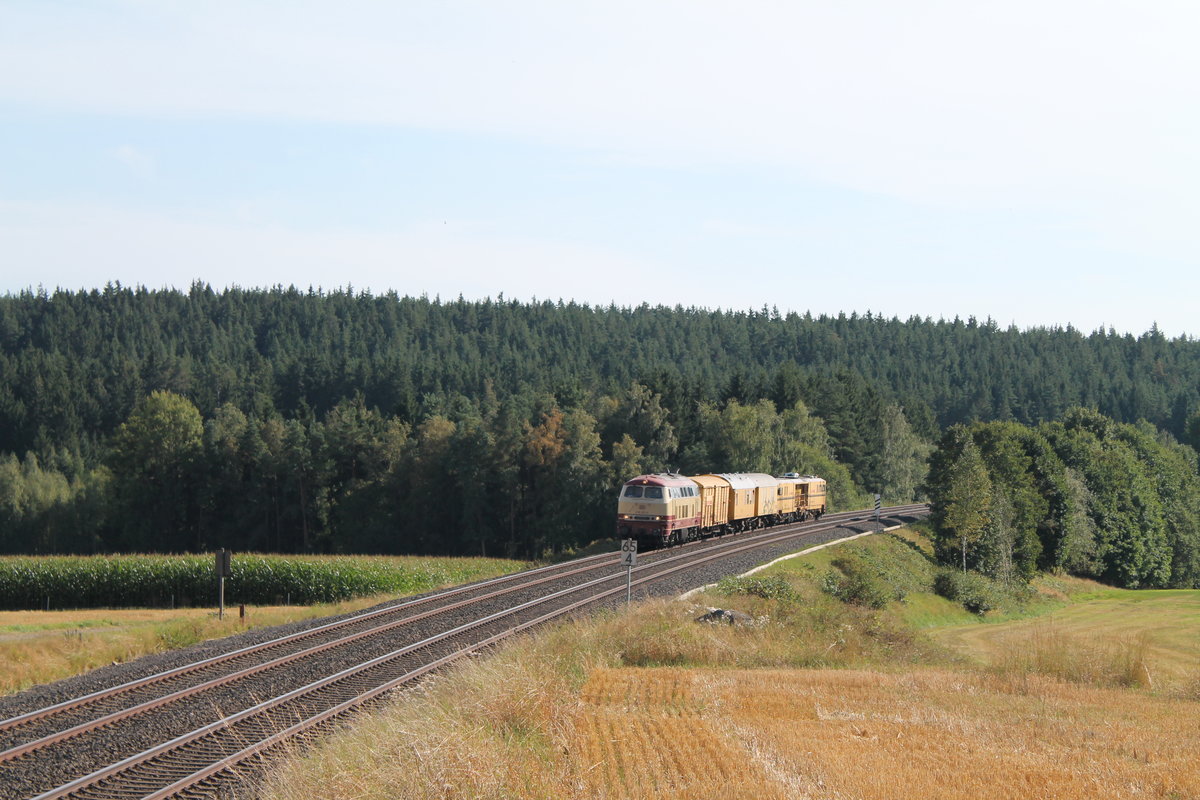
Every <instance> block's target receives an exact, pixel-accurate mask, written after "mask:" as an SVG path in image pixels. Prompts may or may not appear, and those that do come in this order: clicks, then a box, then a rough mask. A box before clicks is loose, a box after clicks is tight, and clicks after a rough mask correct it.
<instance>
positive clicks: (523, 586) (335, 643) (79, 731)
mask: <svg viewBox="0 0 1200 800" xmlns="http://www.w3.org/2000/svg"><path fill="white" fill-rule="evenodd" d="M602 555H604V556H608V560H610V561H616V560H617V559H616V555H615V554H602ZM590 558H591V559H595V558H596V557H595V556H593V557H590ZM568 563H570V564H576V562H568ZM556 566H561V565H556ZM598 566H600V565H590V564H589V565H587V566H578V565H577V564H576V565H575V566H574V568H572V569H568V570H565V571H562V572H553V573H552V574H548V575H542V576H539V577H538V578H537V579H536V580H532V581H527V582H525V583H519V584H516V585H513V586H507V587H505V588H502V589H498V590H496V591H493V592H489V593H487V594H483V595H479V596H476V597H469V598H466V599H463V600H458V601H456V602H453V603H450V604H448V605H439V606H437V607H435V608H431V609H429V610H427V611H423V612H419V613H417V614H414V615H411V616H406V617H403V618H402V619H398V620H395V621H393V622H388V623H384V624H381V625H377V626H375V627H372V628H367V629H366V630H362V631H357V632H355V633H352V634H350V635H348V636H343V637H341V638H338V639H332V640H330V641H327V642H322V643H320V644H316V645H313V646H312V647H309V648H306V649H304V650H298V651H296V652H293V653H288V654H286V655H282V656H278V657H276V658H274V659H271V660H269V661H264V662H260V663H258V664H252V665H250V666H247V667H243V668H242V669H240V670H235V671H234V672H228V673H225V674H223V675H219V676H217V677H215V678H210V679H209V680H207V681H204V682H202V683H197V684H193V685H191V686H185V687H183V688H181V689H177V690H175V691H173V692H170V693H168V694H164V695H161V696H159V697H155V698H152V699H150V700H146V701H143V702H141V703H138V704H136V705H132V706H127V707H125V708H122V709H119V710H117V711H112V712H110V713H108V714H104V715H102V716H99V717H96V718H93V719H90V720H87V721H84V722H81V723H79V724H77V725H74V726H71V727H69V728H65V729H63V730H61V731H56V732H54V733H51V734H48V735H46V736H43V737H41V738H39V739H32V740H30V741H28V742H25V743H24V744H20V745H17V746H15V747H12V748H9V749H8V750H5V751H3V752H0V764H2V763H4V762H6V761H11V760H13V759H16V758H19V757H21V756H25V755H28V754H30V753H33V752H36V751H38V750H42V749H44V748H46V747H49V746H51V745H54V744H57V743H59V742H62V741H66V740H67V739H72V738H75V737H76V736H81V735H84V734H86V733H89V732H92V731H95V730H98V729H100V728H103V727H106V726H108V725H113V724H115V723H117V722H120V721H121V720H124V719H128V718H130V717H134V716H137V715H138V714H143V713H146V712H148V711H153V710H154V709H156V708H161V707H163V706H165V705H169V704H171V703H175V702H179V701H181V700H184V699H186V698H188V697H193V696H195V695H198V694H200V693H202V692H206V691H209V690H211V689H215V688H218V687H220V686H225V685H227V684H230V683H234V682H235V681H238V680H241V679H242V678H246V677H250V676H252V675H258V674H260V673H263V672H266V671H268V670H271V669H277V668H279V667H282V666H286V665H287V664H291V663H293V662H295V661H299V660H301V659H304V658H311V657H313V656H316V655H320V654H321V653H325V652H328V651H330V650H334V649H337V648H341V647H345V646H348V645H350V644H353V643H355V642H358V641H360V640H362V639H366V638H370V637H375V636H381V635H383V634H386V633H388V632H390V631H393V630H395V629H397V628H400V627H403V626H405V625H408V624H411V623H413V622H417V621H419V620H422V619H427V618H429V617H431V616H435V615H438V614H443V613H445V612H448V611H454V610H456V609H459V608H462V607H464V606H468V605H472V604H475V603H483V602H487V601H489V600H494V599H496V598H498V597H502V596H504V595H506V594H510V593H512V592H518V591H526V590H528V589H531V588H534V587H537V586H540V585H542V584H544V583H549V582H552V581H559V580H563V579H564V578H569V577H571V576H573V575H577V574H579V573H582V572H591V571H593V570H594V569H597V568H598ZM537 571H538V572H541V571H543V570H541V569H539V570H537ZM532 572H534V571H527V572H525V573H523V574H524V575H526V576H527V577H528V576H529V575H530V574H532ZM471 588H472V589H478V588H480V584H475V585H473V586H472V587H471ZM454 594H456V592H450V593H447V595H443V596H442V598H441V599H445V597H447V596H452V595H454ZM423 602H424V601H423V600H419V601H416V602H413V603H411V604H404V605H403V607H408V606H412V605H420V604H422V603H423ZM400 607H401V606H398V607H397V608H400ZM284 638H290V637H284Z"/></svg>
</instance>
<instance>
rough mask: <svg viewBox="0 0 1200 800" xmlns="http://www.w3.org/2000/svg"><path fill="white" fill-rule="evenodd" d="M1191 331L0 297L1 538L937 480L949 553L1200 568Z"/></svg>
mask: <svg viewBox="0 0 1200 800" xmlns="http://www.w3.org/2000/svg"><path fill="white" fill-rule="evenodd" d="M1197 445H1200V343H1197V342H1196V341H1194V340H1191V339H1189V338H1183V337H1181V338H1178V339H1168V338H1166V337H1164V336H1162V335H1161V334H1160V333H1159V332H1158V331H1157V330H1151V331H1150V332H1148V333H1146V334H1143V335H1142V336H1138V337H1134V336H1132V335H1118V334H1116V333H1115V332H1112V331H1109V332H1104V331H1096V332H1094V333H1092V334H1090V335H1084V334H1083V333H1081V332H1079V331H1075V330H1073V329H1071V328H1065V329H1057V328H1055V329H1032V330H1024V331H1022V330H1017V329H1015V328H1009V329H1001V328H999V327H998V326H996V325H995V324H994V323H992V322H991V321H987V322H983V323H980V322H978V321H976V320H974V319H970V320H967V321H965V322H964V321H961V320H957V319H956V320H953V321H949V322H947V321H944V320H939V321H936V322H935V321H932V320H928V319H920V318H912V319H910V320H907V321H900V320H897V319H885V318H882V317H878V316H873V315H871V314H867V315H864V316H859V315H856V314H851V315H848V316H847V315H838V316H837V317H829V316H819V317H813V316H811V315H807V314H806V315H798V314H786V315H781V314H779V313H778V312H776V311H774V310H770V309H762V310H761V311H756V312H723V311H710V310H704V309H694V308H691V309H685V308H680V307H677V308H665V307H649V306H641V307H638V308H618V307H615V306H610V307H607V308H604V307H590V306H587V305H579V304H575V303H565V304H564V303H561V302H559V303H550V302H542V303H536V302H533V303H521V302H517V301H511V300H504V299H497V300H484V301H465V300H462V299H459V300H456V301H449V302H442V301H440V300H436V299H435V300H430V299H428V298H411V297H400V296H397V295H395V294H393V293H389V294H387V295H383V296H374V295H371V294H369V293H365V292H360V293H354V292H353V291H352V290H350V289H347V290H345V291H342V290H338V291H335V292H331V293H325V292H319V291H313V290H309V291H307V292H304V291H300V290H297V289H295V288H287V289H285V288H282V287H276V288H274V289H268V290H242V289H230V290H225V291H223V292H215V291H213V290H212V289H211V288H209V287H208V286H206V285H204V284H199V283H197V284H195V285H193V286H192V288H191V289H190V291H188V292H179V291H174V290H147V289H144V288H141V287H138V288H134V289H130V288H126V287H121V286H119V285H109V286H107V287H105V289H103V290H94V291H90V292H83V291H79V292H65V291H57V292H54V293H46V292H44V291H38V292H22V293H20V294H19V295H8V296H4V297H0V552H6V553H44V554H49V553H101V552H117V551H123V552H132V551H140V552H203V551H206V550H210V549H215V548H217V547H227V548H232V549H236V550H256V551H272V552H282V553H288V552H344V553H351V552H353V553H439V554H484V555H508V556H520V557H530V556H535V557H536V556H542V555H544V554H547V553H550V552H561V551H565V550H570V549H573V548H576V547H579V546H582V545H586V544H587V543H588V542H590V541H593V540H596V539H600V538H606V537H610V536H611V535H612V526H613V521H612V520H613V514H614V513H615V512H614V508H615V500H614V499H613V498H614V497H615V494H616V490H617V487H619V486H620V485H621V483H623V482H624V481H625V480H627V479H628V478H630V477H632V476H634V475H636V474H639V473H641V472H653V471H664V470H668V469H670V470H673V471H679V472H683V473H685V474H696V473H703V472H713V471H758V472H770V473H779V472H784V471H798V472H807V473H815V474H820V475H822V476H823V477H825V478H826V479H827V480H828V481H829V484H830V495H831V501H832V503H833V504H834V505H835V507H839V508H850V507H862V506H865V505H867V503H868V499H869V495H870V493H872V492H876V491H877V492H880V493H881V494H882V495H883V496H884V498H885V500H886V501H888V502H895V503H901V502H907V501H910V500H912V499H915V498H918V497H927V498H928V499H929V500H930V501H931V502H932V503H933V506H934V518H933V520H934V531H935V538H936V541H937V551H938V555H939V558H940V559H941V560H943V561H944V562H946V563H949V564H963V565H965V566H966V567H968V568H970V569H974V570H978V571H980V572H983V573H985V574H988V575H991V576H992V577H995V578H999V579H1002V580H1006V581H1021V580H1025V579H1027V578H1029V577H1030V576H1032V574H1033V573H1034V572H1035V571H1036V570H1038V569H1062V570H1067V571H1070V572H1074V573H1077V574H1081V575H1089V576H1094V577H1099V578H1102V579H1104V580H1106V581H1109V582H1112V583H1114V584H1117V585H1124V586H1179V587H1196V586H1200V502H1198V501H1200V472H1198V469H1197V456H1196V447H1197Z"/></svg>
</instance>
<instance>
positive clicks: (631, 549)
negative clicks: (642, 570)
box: [621, 539, 637, 605]
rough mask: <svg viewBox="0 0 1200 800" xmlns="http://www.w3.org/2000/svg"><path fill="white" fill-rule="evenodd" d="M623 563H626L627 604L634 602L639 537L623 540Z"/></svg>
mask: <svg viewBox="0 0 1200 800" xmlns="http://www.w3.org/2000/svg"><path fill="white" fill-rule="evenodd" d="M621 563H622V564H624V565H625V605H630V604H631V603H632V602H633V568H634V567H636V566H637V539H622V540H621Z"/></svg>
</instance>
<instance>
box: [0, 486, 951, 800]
mask: <svg viewBox="0 0 1200 800" xmlns="http://www.w3.org/2000/svg"><path fill="white" fill-rule="evenodd" d="M926 514H928V507H927V506H925V505H909V506H897V507H892V508H885V509H882V511H881V516H880V520H879V521H876V519H875V512H874V510H864V511H854V512H844V513H837V514H828V515H826V516H825V517H823V518H822V519H820V520H819V521H815V522H804V523H798V524H794V525H784V526H779V527H775V528H769V529H765V530H760V531H755V532H752V533H746V534H739V535H736V536H727V537H720V538H713V539H708V540H704V541H698V542H693V543H690V544H687V545H684V546H680V547H673V548H670V549H667V550H659V551H653V552H649V553H643V554H639V558H638V562H637V563H638V565H637V567H636V568H634V569H633V574H632V589H633V593H634V596H635V597H649V596H652V595H678V594H680V593H681V592H683V591H685V590H687V589H690V588H693V587H695V586H699V585H702V584H705V583H709V582H711V581H712V580H714V579H715V578H717V577H720V576H721V575H727V574H734V573H737V572H740V571H743V570H745V569H748V568H749V567H751V566H754V565H755V564H759V563H762V562H763V561H767V560H770V559H771V558H773V557H775V556H777V555H780V554H782V553H785V552H788V551H791V550H795V549H797V548H798V547H802V546H806V545H815V544H821V543H824V542H829V541H835V540H838V539H842V538H846V537H849V536H854V535H858V534H861V533H863V532H866V531H869V530H877V529H881V528H882V527H884V526H885V525H898V524H901V523H903V522H908V521H912V520H914V519H918V518H920V517H923V516H925V515H926ZM626 591H627V588H626V570H625V569H623V568H621V567H620V554H619V553H617V552H612V553H605V554H602V555H596V556H591V557H588V558H581V559H577V560H574V561H569V562H565V563H561V564H555V565H552V566H546V567H540V568H537V569H531V570H526V571H524V572H520V573H515V574H512V575H507V576H503V577H500V578H496V579H493V580H489V581H483V582H480V583H475V584H469V585H466V586H460V587H456V588H452V589H446V590H443V591H439V592H434V593H431V594H429V595H426V596H423V597H418V598H412V599H404V600H398V601H396V602H393V603H388V604H385V605H383V606H378V607H376V608H374V609H369V610H366V611H363V612H359V613H357V614H354V615H350V616H348V617H346V618H343V619H339V620H336V621H332V622H326V623H323V624H316V625H315V626H313V627H310V628H308V629H307V630H302V631H299V632H293V633H289V634H286V635H281V636H279V637H277V638H270V639H267V640H266V641H261V642H259V643H257V644H252V645H248V646H240V647H233V648H232V649H230V650H229V651H228V652H223V653H219V654H218V655H211V656H208V657H206V658H203V659H200V660H197V661H195V662H191V663H186V664H183V665H181V666H176V667H173V668H171V669H167V670H164V671H161V672H157V673H155V674H152V675H149V676H145V677H142V678H138V679H136V680H130V681H128V682H125V683H119V684H117V685H112V686H107V687H105V688H102V689H99V690H96V691H92V692H89V693H86V694H83V695H80V696H72V697H66V698H64V699H61V700H58V701H57V702H54V703H51V704H47V705H44V706H40V707H36V708H31V709H28V710H25V711H22V712H21V713H17V714H14V715H13V716H11V717H9V718H8V719H3V720H0V797H3V798H36V799H37V800H54V799H56V798H96V799H97V800H100V799H103V800H121V799H124V798H139V800H143V799H148V798H167V797H238V796H244V795H249V794H251V793H252V791H253V785H254V780H255V777H256V776H257V775H258V774H260V773H261V770H263V769H264V768H265V767H266V766H267V765H268V764H269V763H270V762H271V760H272V759H273V758H275V757H277V756H278V754H279V752H280V751H282V750H285V749H286V750H289V751H294V750H295V748H296V746H297V745H300V746H303V744H305V743H307V742H309V741H311V740H312V739H313V738H314V737H316V736H319V735H321V734H322V733H324V732H326V731H329V730H331V729H333V728H335V727H337V726H338V725H340V724H343V723H344V721H345V720H346V719H348V718H350V717H352V716H353V715H355V714H358V713H361V712H362V711H364V710H365V709H369V708H371V707H373V706H375V705H378V704H379V703H381V702H383V701H384V700H385V698H386V697H387V696H388V695H389V694H392V693H394V692H396V691H397V690H399V689H402V688H404V687H406V686H411V685H412V684H413V683H414V682H415V681H416V680H418V679H419V678H420V677H421V676H423V675H426V674H428V673H430V672H431V671H433V670H436V669H438V668H439V667H442V666H444V665H446V664H448V663H450V662H452V661H454V660H455V659H457V658H461V657H462V656H464V655H467V654H470V653H473V652H478V651H479V650H481V649H484V648H487V647H489V646H491V645H493V644H496V643H497V642H500V641H502V640H504V639H506V638H507V637H509V636H512V635H514V634H517V633H520V632H522V631H525V630H528V629H530V628H532V627H534V626H537V625H540V624H543V623H546V622H549V621H552V620H555V619H562V618H564V617H566V616H568V615H572V614H578V613H582V612H586V611H590V610H594V609H598V608H604V607H615V606H617V605H619V604H621V603H623V602H624V601H625V598H626ZM285 743H287V745H288V746H287V747H285V746H284V745H285Z"/></svg>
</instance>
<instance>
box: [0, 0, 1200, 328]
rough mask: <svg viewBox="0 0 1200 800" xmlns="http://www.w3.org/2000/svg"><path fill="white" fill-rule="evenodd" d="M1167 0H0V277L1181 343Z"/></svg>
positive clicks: (1198, 69) (1180, 152)
mask: <svg viewBox="0 0 1200 800" xmlns="http://www.w3.org/2000/svg"><path fill="white" fill-rule="evenodd" d="M1198 23H1200V6H1195V5H1194V4H1193V3H1191V2H1187V3H1183V2H1180V3H1168V2H1142V3H1133V2H1129V3H1123V2H1106V3H1102V4H1097V3H1094V2H1056V1H1055V0H1049V1H1048V2H1020V1H1018V2H1010V3H1005V4H994V3H987V4H983V3H964V2H961V1H958V2H931V1H930V0H912V2H906V3H892V2H865V1H863V2H854V1H853V0H848V2H845V3H837V4H830V3H816V2H814V3H804V2H791V3H785V2H768V1H767V0H763V1H762V2H740V3H737V4H734V3H704V2H686V3H684V2H678V3H653V4H649V3H645V2H639V3H632V2H629V3H623V2H615V0H613V1H610V2H602V3H600V2H597V3H585V2H572V3H559V2H488V3H470V2H458V3H454V2H446V3H438V4H436V5H435V4H415V3H391V2H379V3H373V2H341V3H337V4H332V3H306V2H299V1H297V2H287V3H283V2H257V3H256V2H220V1H219V0H213V1H212V2H205V3H183V2H167V1H166V0H160V1H159V2H73V3H66V2H64V3H44V2H9V1H4V0H0V291H4V292H15V291H19V290H21V289H23V288H28V287H31V286H37V285H39V284H41V285H44V286H45V287H47V288H54V287H57V286H62V287H65V288H72V289H73V288H80V287H94V286H102V285H104V283H106V282H108V281H120V282H122V283H124V284H138V283H140V284H144V285H148V286H152V287H158V286H177V287H181V288H186V287H187V286H188V285H189V284H190V283H191V282H192V281H193V280H195V279H200V280H204V281H207V282H209V283H211V284H213V285H214V286H216V287H222V286H227V285H230V284H238V285H241V286H269V285H274V284H279V283H282V284H285V285H286V284H296V285H299V286H305V287H306V286H309V285H314V286H317V285H319V286H323V287H326V288H333V287H338V286H345V285H347V284H350V285H353V286H354V287H355V288H359V289H365V288H370V289H372V290H373V291H378V292H382V291H386V290H388V289H395V290H396V291H397V292H400V293H401V294H422V293H425V294H429V295H431V296H432V295H441V296H442V297H455V296H457V295H459V294H462V295H464V296H466V297H468V298H480V297H485V296H492V297H494V296H496V295H498V294H500V293H503V294H504V295H505V296H506V297H511V298H519V299H529V298H532V297H537V298H539V299H546V298H550V299H559V298H563V299H569V298H573V299H575V300H578V301H581V302H589V303H593V304H602V305H607V304H608V303H609V302H616V303H618V304H622V305H624V304H636V303H640V302H643V301H645V302H649V303H652V304H656V303H665V304H669V305H675V304H677V303H678V304H683V305H685V306H690V305H698V306H705V307H722V308H735V309H747V308H760V307H762V306H764V305H767V306H777V307H778V308H780V310H785V311H786V310H797V311H812V312H813V313H837V312H839V311H846V312H850V311H858V312H860V313H861V312H865V311H867V310H871V311H874V312H876V313H883V314H886V315H888V316H892V315H896V316H899V317H901V318H907V317H909V316H911V315H920V316H932V317H934V318H937V317H954V316H956V315H958V316H962V317H966V316H971V315H973V316H976V317H979V318H983V317H988V316H990V317H993V318H994V319H996V320H997V321H998V322H1000V323H1001V324H1002V325H1007V324H1009V323H1010V322H1015V323H1016V324H1017V325H1019V326H1022V327H1026V326H1032V325H1066V324H1072V325H1074V326H1076V327H1077V328H1081V329H1083V330H1085V331H1088V330H1092V329H1094V328H1096V327H1098V326H1106V327H1107V326H1113V327H1115V328H1116V329H1118V330H1120V331H1132V332H1134V333H1140V332H1142V331H1144V330H1146V329H1148V328H1149V327H1150V325H1151V324H1152V323H1154V322H1157V323H1158V324H1159V326H1160V328H1162V329H1163V330H1164V332H1166V333H1168V334H1170V335H1178V334H1181V333H1186V334H1189V335H1193V336H1195V335H1200V322H1198V321H1197V317H1196V315H1195V313H1194V311H1193V308H1194V306H1195V305H1196V298H1197V297H1200V233H1198V231H1200V226H1198V225H1197V222H1198V221H1200V200H1198V196H1197V189H1196V187H1197V186H1200V146H1198V145H1197V142H1200V81H1198V80H1197V76H1200V54H1198V49H1197V48H1196V47H1195V46H1194V41H1195V36H1196V34H1197V32H1198V31H1200V24H1198Z"/></svg>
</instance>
